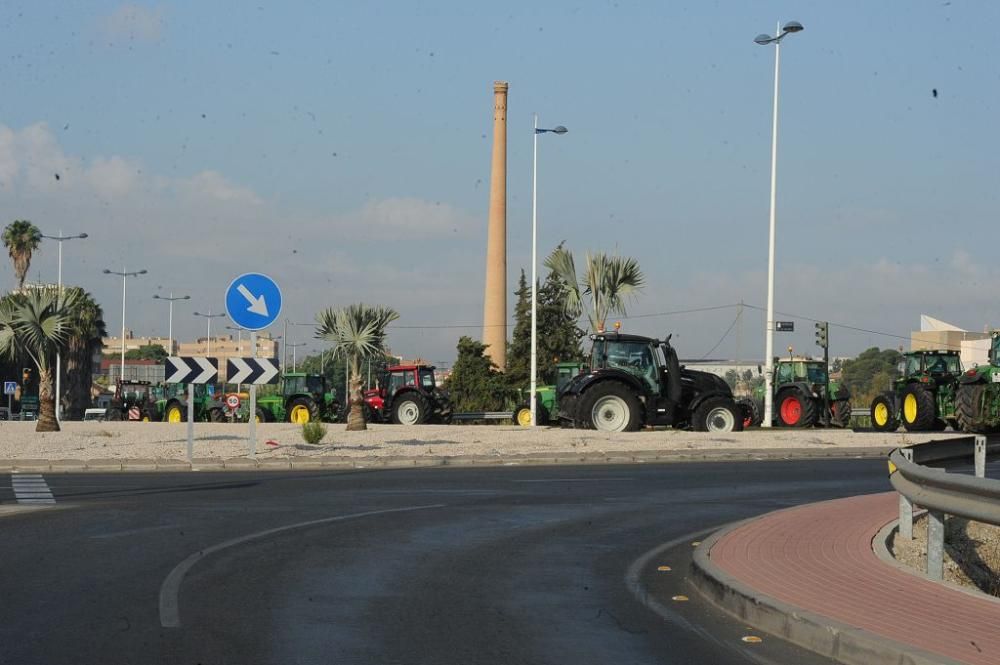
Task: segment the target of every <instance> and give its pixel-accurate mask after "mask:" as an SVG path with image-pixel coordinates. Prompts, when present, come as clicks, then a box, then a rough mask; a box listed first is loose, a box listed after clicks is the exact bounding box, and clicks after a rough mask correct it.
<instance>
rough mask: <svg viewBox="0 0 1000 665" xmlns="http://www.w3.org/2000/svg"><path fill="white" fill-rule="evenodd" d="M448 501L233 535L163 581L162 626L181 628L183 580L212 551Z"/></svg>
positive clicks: (187, 561)
mask: <svg viewBox="0 0 1000 665" xmlns="http://www.w3.org/2000/svg"><path fill="white" fill-rule="evenodd" d="M446 505H447V504H444V503H435V504H432V505H429V506H412V507H410V508H390V509H387V510H369V511H367V512H364V513H353V514H351V515H338V516H336V517H324V518H323V519H318V520H309V521H308V522H298V523H296V524H288V525H286V526H279V527H277V528H274V529H267V530H266V531H258V532H256V533H251V534H248V535H246V536H240V537H239V538H233V539H232V540H227V541H225V542H222V543H219V544H218V545H212V546H211V547H206V548H205V549H203V550H199V551H197V552H195V553H194V554H192V555H191V556H189V557H188V558H186V559H184V560H183V561H181V562H180V563H179V564H177V565H176V566H175V567H174V569H173V570H171V571H170V574H168V575H167V577H166V578H165V579H164V580H163V584H162V585H160V625H161V626H163V627H164V628H180V625H181V616H180V607H179V603H178V601H179V596H180V591H181V583H182V582H183V581H184V575H186V574H187V572H188V571H189V570H191V569H192V568H193V567H194V565H195V564H196V563H198V562H199V561H201V560H202V559H204V558H205V557H207V556H208V555H209V554H214V553H215V552H219V551H221V550H224V549H227V548H229V547H233V546H234V545H242V544H243V543H246V542H250V541H251V540H257V539H259V538H266V537H267V536H272V535H274V534H277V533H282V532H284V531H291V530H292V529H302V528H305V527H308V526H315V525H317V524H329V523H331V522H343V521H346V520H352V519H358V518H361V517H371V516H373V515H387V514H389V513H406V512H411V511H414V510H428V509H430V508H444V507H445V506H446Z"/></svg>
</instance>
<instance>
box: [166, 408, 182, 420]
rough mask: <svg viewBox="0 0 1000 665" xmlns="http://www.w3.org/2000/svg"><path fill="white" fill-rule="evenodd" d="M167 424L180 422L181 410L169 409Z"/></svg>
mask: <svg viewBox="0 0 1000 665" xmlns="http://www.w3.org/2000/svg"><path fill="white" fill-rule="evenodd" d="M167 422H168V423H179V422H181V410H180V409H179V408H177V407H176V406H172V407H170V410H169V411H167Z"/></svg>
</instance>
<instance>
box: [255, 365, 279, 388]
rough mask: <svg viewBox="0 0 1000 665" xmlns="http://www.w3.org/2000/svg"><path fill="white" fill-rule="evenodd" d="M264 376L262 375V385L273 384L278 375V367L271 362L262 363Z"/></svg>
mask: <svg viewBox="0 0 1000 665" xmlns="http://www.w3.org/2000/svg"><path fill="white" fill-rule="evenodd" d="M260 368H261V370H263V374H261V375H260V379H259V381H260V382H261V383H271V380H272V379H273V378H274V377H275V376H277V375H278V366H277V365H276V364H272V363H269V362H265V363H260Z"/></svg>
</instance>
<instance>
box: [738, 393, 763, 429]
mask: <svg viewBox="0 0 1000 665" xmlns="http://www.w3.org/2000/svg"><path fill="white" fill-rule="evenodd" d="M736 405H737V406H738V407H740V409H741V411H742V416H743V429H746V428H747V427H757V426H758V425H760V424H761V422H763V420H764V417H763V415H762V414H761V411H760V409H759V408H758V407H757V400H755V399H753V398H752V397H741V398H740V399H738V400H737V401H736Z"/></svg>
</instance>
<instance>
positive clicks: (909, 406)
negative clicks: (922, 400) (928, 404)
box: [903, 393, 917, 423]
mask: <svg viewBox="0 0 1000 665" xmlns="http://www.w3.org/2000/svg"><path fill="white" fill-rule="evenodd" d="M903 417H905V418H906V422H908V423H912V422H914V421H916V419H917V398H916V397H915V396H914V395H913V393H910V394H909V395H907V396H906V397H904V398H903Z"/></svg>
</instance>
